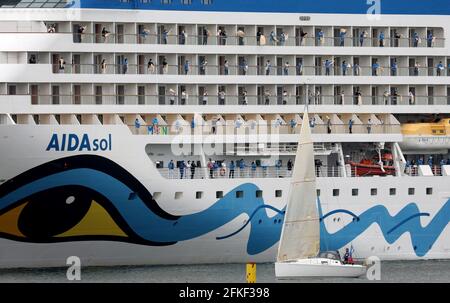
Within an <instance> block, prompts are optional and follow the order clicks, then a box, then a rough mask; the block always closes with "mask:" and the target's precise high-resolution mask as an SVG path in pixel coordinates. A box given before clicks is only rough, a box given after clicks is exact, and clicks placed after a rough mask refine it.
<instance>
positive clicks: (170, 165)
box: [169, 161, 175, 169]
mask: <svg viewBox="0 0 450 303" xmlns="http://www.w3.org/2000/svg"><path fill="white" fill-rule="evenodd" d="M174 168H175V164H174V163H173V162H172V161H170V162H169V169H174Z"/></svg>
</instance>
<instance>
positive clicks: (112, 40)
mask: <svg viewBox="0 0 450 303" xmlns="http://www.w3.org/2000/svg"><path fill="white" fill-rule="evenodd" d="M52 34H67V35H73V42H74V43H106V44H162V45H219V46H227V45H228V46H246V45H247V46H277V47H283V46H307V47H308V46H309V47H411V48H414V47H422V48H423V47H429V48H433V47H439V48H442V47H445V38H438V37H434V38H433V39H432V40H431V39H427V37H420V39H419V40H417V39H416V38H405V37H402V38H395V37H389V36H386V37H384V38H383V39H380V37H365V38H364V39H361V38H360V37H352V36H350V35H348V36H345V37H343V38H341V37H327V36H324V37H320V36H305V37H303V38H302V37H300V36H294V37H292V36H287V38H285V39H283V38H282V37H281V36H275V37H271V35H270V34H269V35H265V36H264V37H265V39H261V36H252V35H243V36H242V35H241V36H239V35H226V37H224V36H219V35H191V34H187V35H182V34H179V35H174V34H167V35H165V34H159V35H158V34H153V33H147V32H142V33H140V34H116V33H109V34H107V35H103V34H101V33H83V34H78V33H63V32H58V33H52ZM263 40H265V41H266V42H265V43H264V44H263V43H262V41H263Z"/></svg>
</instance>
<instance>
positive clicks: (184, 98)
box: [181, 90, 189, 105]
mask: <svg viewBox="0 0 450 303" xmlns="http://www.w3.org/2000/svg"><path fill="white" fill-rule="evenodd" d="M188 97H189V96H188V94H187V93H186V91H185V90H183V91H182V92H181V105H186V104H187V102H188Z"/></svg>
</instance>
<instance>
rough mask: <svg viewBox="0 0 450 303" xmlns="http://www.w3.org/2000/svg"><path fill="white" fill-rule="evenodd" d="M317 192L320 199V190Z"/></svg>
mask: <svg viewBox="0 0 450 303" xmlns="http://www.w3.org/2000/svg"><path fill="white" fill-rule="evenodd" d="M316 192H317V197H320V189H318V190H316Z"/></svg>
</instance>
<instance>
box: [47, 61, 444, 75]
mask: <svg viewBox="0 0 450 303" xmlns="http://www.w3.org/2000/svg"><path fill="white" fill-rule="evenodd" d="M52 70H53V73H61V74H108V75H110V74H115V75H126V74H130V75H186V76H192V75H205V76H374V77H376V76H380V77H395V76H425V77H426V76H429V77H441V76H450V68H448V67H447V68H443V69H440V68H437V67H397V68H392V67H389V66H379V67H373V66H351V67H347V68H344V67H341V66H339V67H338V66H336V67H324V66H290V65H283V66H270V67H269V68H268V67H265V66H255V65H247V64H245V65H228V66H223V65H214V64H212V65H211V64H207V65H204V64H198V65H197V64H195V65H191V64H189V65H188V66H185V65H173V64H160V65H155V64H152V65H148V64H145V65H144V64H143V65H139V64H107V63H106V64H64V65H59V64H54V65H52Z"/></svg>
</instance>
